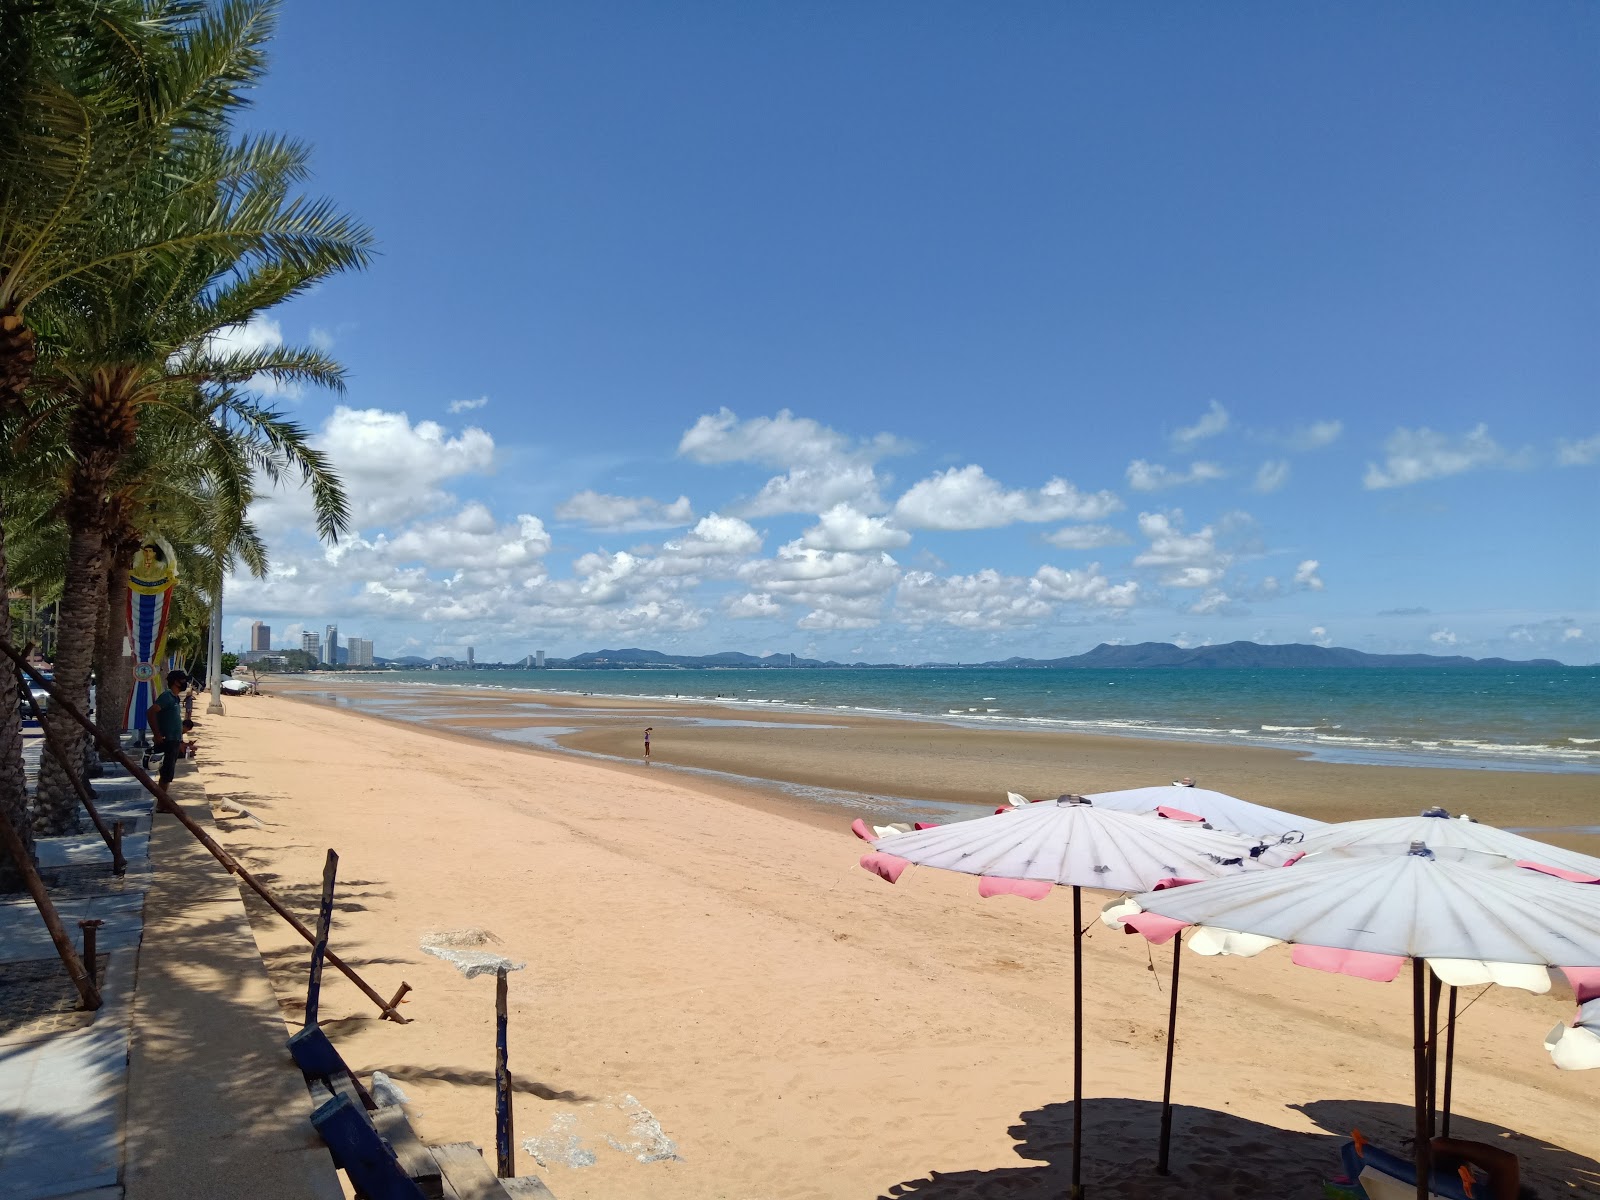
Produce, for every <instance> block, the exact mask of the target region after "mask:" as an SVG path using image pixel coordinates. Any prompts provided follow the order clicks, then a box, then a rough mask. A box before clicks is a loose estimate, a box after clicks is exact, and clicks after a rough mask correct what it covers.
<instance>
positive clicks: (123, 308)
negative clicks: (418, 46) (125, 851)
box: [35, 6, 371, 832]
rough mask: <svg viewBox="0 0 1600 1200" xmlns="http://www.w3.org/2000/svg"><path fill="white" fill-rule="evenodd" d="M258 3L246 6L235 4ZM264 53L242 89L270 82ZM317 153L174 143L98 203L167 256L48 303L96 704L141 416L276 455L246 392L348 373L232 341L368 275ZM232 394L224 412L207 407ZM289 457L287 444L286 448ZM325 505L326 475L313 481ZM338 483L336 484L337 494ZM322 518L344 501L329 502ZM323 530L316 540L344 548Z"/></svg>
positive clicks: (55, 722) (45, 793)
mask: <svg viewBox="0 0 1600 1200" xmlns="http://www.w3.org/2000/svg"><path fill="white" fill-rule="evenodd" d="M240 7H247V6H240ZM259 69H260V63H259V58H258V57H257V58H256V59H255V60H254V61H253V62H247V63H245V64H244V65H243V67H242V68H241V70H240V72H239V75H238V77H237V78H235V79H232V80H230V85H231V86H237V85H238V84H239V83H241V82H248V81H249V80H250V79H253V78H254V76H255V75H256V74H259ZM306 157H307V153H306V150H305V149H304V148H303V147H301V146H299V145H298V144H296V143H293V142H290V141H287V140H284V139H281V138H274V137H257V138H247V139H242V140H240V141H237V142H235V141H230V140H229V139H228V138H227V136H226V130H225V128H221V129H217V128H205V129H202V130H200V131H198V132H191V133H189V134H187V135H186V136H184V137H182V138H180V139H177V140H175V141H174V142H173V144H172V145H171V146H169V147H168V149H167V152H166V154H165V155H164V156H163V157H162V158H161V159H160V160H159V161H158V162H156V163H153V164H151V166H150V167H149V168H148V169H147V170H146V171H144V172H142V173H141V174H140V175H138V176H137V177H136V178H134V179H132V180H131V181H130V182H129V185H128V187H127V188H126V189H125V191H124V192H123V193H122V194H121V195H119V196H117V197H116V198H114V199H112V200H109V201H108V202H107V203H106V204H105V205H103V207H102V213H101V220H102V225H103V227H104V229H105V231H106V232H105V234H104V237H105V238H106V239H107V240H108V242H109V243H111V244H113V245H123V244H137V245H143V246H161V247H163V248H164V249H163V250H162V251H161V252H160V253H148V254H142V255H119V256H118V269H117V270H116V271H115V272H108V273H103V274H102V273H94V272H84V273H80V274H78V275H76V276H74V277H71V278H68V279H64V280H62V281H61V282H60V283H59V284H58V285H57V286H56V287H55V288H54V290H53V291H52V293H51V294H50V296H49V297H48V298H47V299H46V300H45V301H44V302H43V303H42V304H40V305H39V311H40V314H41V315H40V318H39V323H38V330H37V332H38V334H39V335H40V336H39V344H40V348H41V350H42V352H43V353H42V363H41V372H42V378H41V379H39V380H36V386H37V387H38V388H39V390H41V391H42V393H43V396H44V400H43V403H44V404H46V405H57V404H66V405H67V406H68V407H69V408H70V411H71V417H70V419H69V420H68V422H67V435H66V440H67V446H68V449H69V452H70V454H71V458H72V468H71V471H70V473H69V476H68V479H67V486H66V489H65V493H64V496H63V512H64V515H65V518H66V522H67V527H68V530H69V539H68V549H67V565H66V579H65V584H64V588H63V598H62V605H61V611H60V614H59V624H58V628H59V648H58V651H57V656H56V682H57V685H58V686H59V687H60V688H62V689H63V690H64V691H65V692H67V694H68V695H71V696H73V697H75V698H82V699H86V698H87V694H88V684H89V671H90V665H91V661H92V658H93V651H94V643H95V626H96V621H97V617H98V614H99V612H100V611H101V608H102V603H103V597H104V594H105V588H104V582H105V576H106V566H105V563H104V558H103V556H104V551H105V546H106V538H107V534H108V533H109V532H111V530H112V529H113V527H114V524H115V522H114V515H115V514H114V513H112V512H111V507H110V506H111V492H112V480H113V477H114V475H115V473H116V471H117V469H118V467H119V465H120V464H121V463H122V461H123V459H124V458H125V457H126V456H127V455H128V454H129V452H130V451H131V449H132V447H133V445H134V442H135V439H136V436H137V432H138V428H139V423H140V420H141V417H142V415H143V413H144V412H145V411H147V410H153V409H166V410H169V411H171V412H173V413H178V414H182V413H187V414H189V417H190V435H191V436H193V437H195V438H202V437H203V436H204V435H205V426H206V425H207V424H208V423H209V422H210V421H212V420H213V419H214V417H215V416H216V415H217V414H218V413H227V414H229V415H231V416H232V417H235V418H237V419H238V420H239V421H240V422H242V424H240V425H239V426H238V427H237V431H238V432H241V433H245V434H247V435H248V436H252V437H259V438H264V439H265V443H264V444H265V445H267V446H269V447H270V446H272V445H273V442H272V436H273V435H272V429H273V428H274V427H273V425H272V424H271V423H270V422H267V423H262V422H261V421H260V420H258V419H257V418H258V417H259V415H260V413H261V411H262V410H260V409H259V408H258V407H256V406H253V405H252V404H250V403H248V402H245V401H242V400H241V399H240V396H239V393H238V392H237V391H236V390H235V389H237V388H239V387H241V386H243V385H246V384H248V382H249V381H250V380H251V379H253V378H256V377H260V376H265V377H268V378H271V379H275V380H278V381H280V382H288V383H296V384H299V383H316V384H322V385H325V386H331V387H335V388H337V387H340V386H342V369H341V368H340V367H339V365H338V364H337V363H336V362H334V361H333V360H332V359H330V358H329V357H328V356H327V355H325V354H323V353H321V352H319V351H316V350H310V349H300V348H294V347H270V348H256V349H239V348H230V347H229V346H228V344H227V334H228V332H229V331H230V330H232V329H235V328H239V327H243V326H245V325H247V324H248V323H249V321H250V320H252V319H253V318H254V317H256V316H257V315H259V314H260V313H261V312H263V311H265V310H266V309H268V308H270V307H272V306H273V305H276V304H278V303H281V302H283V301H284V300H287V299H290V298H292V297H293V296H295V295H297V294H299V293H300V292H302V291H304V290H305V289H306V288H308V287H310V286H312V285H313V284H315V283H317V282H319V281H321V280H323V279H325V278H327V277H328V276H330V275H333V274H336V273H338V272H340V271H344V270H348V269H353V268H359V267H361V266H364V265H365V263H366V262H367V261H368V258H369V257H370V248H371V236H370V234H369V233H368V232H367V231H366V230H365V229H364V228H363V227H361V226H360V225H358V224H356V223H355V222H353V221H351V220H350V219H349V218H347V217H345V216H343V215H342V214H340V213H338V212H337V211H336V210H335V209H334V208H333V206H332V205H331V204H329V203H328V202H326V201H316V202H312V201H307V200H305V199H304V198H302V197H300V196H298V195H295V194H294V193H293V192H292V190H291V189H292V188H293V187H294V186H295V185H296V184H297V183H298V182H299V181H300V180H301V179H302V178H304V176H305V174H306ZM216 388H221V389H223V390H222V391H220V392H218V393H217V395H216V401H215V406H210V405H208V404H205V403H202V404H200V405H198V406H197V405H196V404H194V398H195V397H196V396H203V395H205V394H206V393H207V391H208V390H209V389H216ZM278 448H280V449H281V446H280V447H278ZM305 479H306V482H307V483H308V484H309V485H310V486H311V488H312V490H313V492H314V493H315V492H316V491H317V489H318V488H319V487H323V486H325V485H326V483H327V482H328V480H329V479H331V476H326V475H319V474H318V473H316V472H311V473H309V474H306V475H305ZM334 486H335V487H336V484H335V485H334ZM320 509H321V512H322V513H323V514H324V515H325V516H326V515H327V514H332V513H335V512H341V513H342V500H341V502H339V503H332V504H328V503H324V504H322V505H321V506H320ZM340 528H341V524H340V522H339V521H338V520H335V519H331V518H330V519H326V520H324V522H323V525H322V528H321V532H322V533H323V534H324V536H328V537H336V536H337V534H338V533H339V531H340ZM50 723H51V724H52V726H54V727H55V728H54V732H56V733H57V735H58V738H57V740H58V741H59V742H61V743H63V744H64V745H66V746H67V747H68V748H69V750H76V749H77V748H78V747H80V746H81V745H82V738H83V734H82V731H81V730H79V729H78V728H77V727H76V725H74V724H73V723H72V722H71V721H70V720H68V719H67V718H66V717H65V715H64V714H60V715H59V716H58V715H55V714H52V716H51V718H50ZM75 805H76V801H75V799H74V797H73V791H72V787H71V783H70V780H69V779H68V778H67V777H66V775H65V773H64V771H63V770H62V768H61V767H60V766H59V764H56V763H55V762H54V761H53V760H51V761H46V763H45V764H44V767H43V769H42V770H41V773H40V784H39V793H38V797H37V807H38V813H37V814H36V818H35V826H36V828H38V829H41V830H45V831H49V832H59V831H63V830H65V829H69V828H71V827H73V826H74V825H75V823H76V815H75V813H76V807H75Z"/></svg>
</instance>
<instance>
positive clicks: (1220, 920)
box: [1134, 819, 1600, 1200]
mask: <svg viewBox="0 0 1600 1200" xmlns="http://www.w3.org/2000/svg"><path fill="white" fill-rule="evenodd" d="M1430 820H1432V819H1430ZM1447 823H1448V824H1454V823H1455V822H1437V824H1447ZM1134 903H1135V904H1136V905H1137V906H1138V907H1139V908H1140V909H1141V910H1143V911H1144V912H1145V913H1153V914H1156V915H1158V916H1161V917H1166V918H1168V919H1170V920H1173V921H1179V922H1183V923H1185V924H1192V925H1205V926H1207V927H1210V928H1213V929H1219V930H1228V931H1235V932H1237V933H1241V934H1253V935H1256V936H1258V937H1261V938H1269V939H1271V938H1275V939H1277V940H1279V941H1285V942H1293V943H1296V950H1297V951H1309V950H1314V949H1320V950H1321V951H1323V952H1333V953H1332V954H1331V955H1329V956H1328V957H1327V958H1325V959H1324V961H1322V962H1320V963H1319V962H1317V961H1316V959H1318V958H1319V957H1322V956H1321V955H1318V954H1311V955H1309V956H1308V957H1307V960H1305V961H1306V962H1307V965H1321V966H1323V967H1324V968H1325V969H1326V968H1327V967H1330V966H1331V967H1333V968H1334V969H1340V970H1347V969H1348V968H1349V967H1350V965H1351V963H1350V962H1349V961H1348V960H1346V961H1341V962H1333V961H1332V959H1333V958H1342V956H1344V955H1362V956H1365V957H1364V958H1362V959H1357V960H1356V963H1357V964H1358V966H1364V967H1365V968H1366V969H1370V970H1373V971H1374V972H1376V969H1377V967H1378V966H1379V964H1380V962H1381V961H1382V960H1383V959H1386V958H1387V959H1389V960H1394V961H1396V964H1397V962H1398V960H1404V959H1410V960H1411V964H1412V1028H1413V1035H1414V1041H1415V1046H1414V1062H1413V1066H1414V1069H1415V1102H1416V1155H1417V1172H1416V1186H1417V1195H1418V1197H1419V1198H1420V1200H1425V1198H1426V1196H1427V1194H1428V1184H1429V1178H1430V1174H1429V1158H1430V1152H1431V1150H1430V1145H1429V1139H1430V1138H1431V1137H1432V1134H1433V1117H1432V1113H1433V1104H1432V1083H1431V1078H1432V1075H1433V1068H1432V1063H1433V1054H1432V1051H1431V1050H1430V1041H1429V1038H1428V1036H1427V1033H1426V1026H1425V1022H1424V1018H1423V994H1424V986H1423V985H1424V975H1425V972H1426V970H1427V960H1435V961H1438V960H1448V961H1449V962H1450V963H1452V964H1454V965H1455V967H1456V968H1457V969H1459V971H1460V972H1461V973H1462V974H1463V975H1464V974H1467V973H1469V972H1470V969H1471V968H1472V967H1473V966H1474V965H1475V964H1476V965H1478V966H1484V967H1487V966H1490V965H1497V964H1525V965H1528V966H1533V967H1545V968H1548V967H1551V966H1562V967H1568V966H1576V967H1593V966H1600V887H1594V886H1589V885H1584V884H1577V883H1571V882H1567V881H1564V880H1561V879H1557V878H1552V877H1551V876H1550V875H1548V874H1546V873H1542V872H1538V871H1530V870H1526V869H1524V868H1522V867H1520V866H1518V865H1517V864H1516V863H1515V862H1514V861H1513V860H1511V859H1509V858H1506V857H1504V856H1502V855H1493V854H1482V853H1477V852H1474V851H1472V850H1463V849H1458V848H1439V849H1433V848H1430V847H1429V846H1427V845H1425V844H1424V843H1422V842H1414V843H1412V844H1411V845H1410V846H1409V848H1408V850H1407V851H1406V852H1403V853H1397V852H1396V848H1395V847H1392V846H1364V847H1360V848H1352V849H1344V850H1327V851H1323V852H1321V853H1318V854H1312V855H1308V856H1307V857H1306V858H1305V859H1304V860H1302V861H1301V862H1299V863H1298V864H1297V865H1295V866H1294V867H1293V868H1292V869H1291V870H1287V871H1272V872H1263V873H1257V874H1254V875H1252V876H1250V877H1248V878H1238V879H1214V880H1209V881H1206V882H1203V883H1198V884H1195V885H1194V886H1193V887H1186V888H1179V889H1176V890H1165V891H1160V892H1156V891H1151V892H1147V893H1145V894H1144V895H1141V896H1137V897H1135V898H1134ZM1450 969H1451V968H1450V967H1446V970H1450ZM1358 973H1359V972H1358ZM1395 973H1398V965H1396V970H1395ZM1368 977H1369V978H1381V977H1383V976H1382V975H1381V974H1378V973H1374V974H1371V975H1369V976H1368ZM1458 977H1459V976H1458ZM1388 978H1393V975H1389V976H1388ZM1437 1004H1438V989H1437V986H1435V988H1434V992H1433V1000H1432V1006H1433V1008H1434V1010H1435V1012H1436V1011H1437ZM1447 1081H1448V1077H1447Z"/></svg>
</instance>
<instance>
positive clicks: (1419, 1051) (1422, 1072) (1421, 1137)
mask: <svg viewBox="0 0 1600 1200" xmlns="http://www.w3.org/2000/svg"><path fill="white" fill-rule="evenodd" d="M1425 969H1426V964H1424V963H1423V961H1422V959H1420V958H1413V959H1412V960H1411V1043H1412V1048H1411V1070H1412V1075H1413V1085H1414V1086H1413V1089H1412V1090H1413V1099H1414V1101H1415V1104H1416V1114H1415V1115H1416V1134H1415V1136H1416V1147H1415V1150H1416V1167H1417V1200H1428V1184H1429V1182H1430V1180H1429V1175H1430V1174H1431V1164H1430V1162H1429V1157H1430V1156H1429V1153H1428V1151H1429V1149H1430V1147H1429V1145H1428V1031H1427V1028H1426V1026H1425V1024H1424V1022H1423V1014H1422V998H1423V993H1424V991H1425V990H1426V989H1425V988H1424V987H1423V980H1422V975H1423V971H1424V970H1425Z"/></svg>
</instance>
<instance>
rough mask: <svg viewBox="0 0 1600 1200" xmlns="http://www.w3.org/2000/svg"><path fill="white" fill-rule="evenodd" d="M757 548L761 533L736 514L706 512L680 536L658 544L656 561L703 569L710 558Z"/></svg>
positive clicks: (742, 555)
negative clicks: (659, 550) (730, 515)
mask: <svg viewBox="0 0 1600 1200" xmlns="http://www.w3.org/2000/svg"><path fill="white" fill-rule="evenodd" d="M760 549H761V535H760V534H759V533H757V532H756V531H755V530H754V529H753V528H751V527H750V526H749V525H748V524H746V523H745V522H744V521H741V520H740V519H739V518H738V517H724V516H721V515H720V514H718V513H710V514H709V515H707V516H704V517H701V518H700V520H699V522H697V523H696V525H695V527H694V528H693V529H691V530H690V531H689V532H688V533H686V534H684V535H683V536H682V537H680V538H677V539H676V540H674V541H670V542H667V543H665V544H664V545H663V546H662V547H661V558H660V561H662V562H665V563H673V562H677V563H681V564H685V565H687V566H689V567H692V568H695V569H699V570H704V569H706V568H707V567H708V566H709V565H710V564H711V562H712V561H714V560H718V559H722V560H727V559H742V558H746V557H748V556H749V555H751V554H755V553H757V552H758V551H759V550H760Z"/></svg>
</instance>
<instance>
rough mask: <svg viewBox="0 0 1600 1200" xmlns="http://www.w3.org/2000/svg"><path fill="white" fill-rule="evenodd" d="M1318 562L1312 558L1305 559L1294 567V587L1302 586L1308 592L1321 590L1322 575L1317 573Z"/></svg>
mask: <svg viewBox="0 0 1600 1200" xmlns="http://www.w3.org/2000/svg"><path fill="white" fill-rule="evenodd" d="M1319 565H1320V564H1319V563H1318V562H1317V560H1316V559H1314V558H1308V559H1305V560H1304V561H1303V562H1301V564H1300V565H1299V566H1298V567H1296V568H1295V569H1294V582H1295V586H1296V587H1301V588H1304V589H1305V590H1306V591H1308V592H1320V591H1321V590H1322V577H1321V576H1320V575H1318V574H1317V567H1318V566H1319Z"/></svg>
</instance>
